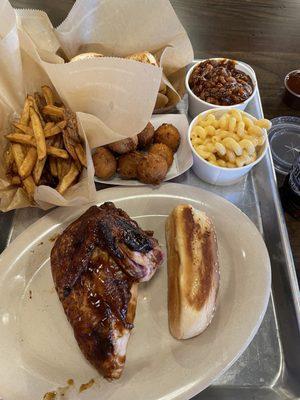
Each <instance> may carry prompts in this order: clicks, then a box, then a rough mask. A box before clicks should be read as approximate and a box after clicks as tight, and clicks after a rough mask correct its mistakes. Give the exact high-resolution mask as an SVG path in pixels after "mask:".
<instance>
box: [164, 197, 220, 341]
mask: <svg viewBox="0 0 300 400" xmlns="http://www.w3.org/2000/svg"><path fill="white" fill-rule="evenodd" d="M166 241H167V251H168V313H169V329H170V332H171V334H172V336H174V337H175V338H176V339H188V338H191V337H194V336H196V335H199V333H201V332H203V331H204V330H205V329H206V328H207V327H208V325H209V324H210V322H211V320H212V318H213V316H214V313H215V309H216V299H217V294H218V289H219V279H220V275H219V263H218V255H217V239H216V234H215V229H214V226H213V224H212V221H211V220H210V218H209V217H208V216H207V215H206V214H205V213H204V212H201V211H197V210H195V209H194V208H193V207H192V206H191V205H188V204H183V205H179V206H177V207H176V208H175V209H174V210H173V211H172V213H171V214H170V215H169V217H168V218H167V222H166Z"/></svg>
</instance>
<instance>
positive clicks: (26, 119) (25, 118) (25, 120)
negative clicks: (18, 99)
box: [19, 98, 30, 126]
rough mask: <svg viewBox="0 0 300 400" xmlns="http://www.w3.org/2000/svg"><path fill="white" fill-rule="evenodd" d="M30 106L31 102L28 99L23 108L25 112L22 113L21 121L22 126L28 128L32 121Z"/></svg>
mask: <svg viewBox="0 0 300 400" xmlns="http://www.w3.org/2000/svg"><path fill="white" fill-rule="evenodd" d="M29 106H30V102H29V100H28V98H26V100H25V103H24V107H23V111H22V113H21V117H20V121H19V122H20V124H22V125H26V126H28V124H29V120H30V116H29Z"/></svg>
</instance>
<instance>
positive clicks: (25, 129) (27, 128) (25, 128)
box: [13, 122, 33, 136]
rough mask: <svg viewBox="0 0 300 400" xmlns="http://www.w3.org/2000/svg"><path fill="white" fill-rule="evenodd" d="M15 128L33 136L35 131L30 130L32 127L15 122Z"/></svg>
mask: <svg viewBox="0 0 300 400" xmlns="http://www.w3.org/2000/svg"><path fill="white" fill-rule="evenodd" d="M13 126H14V127H15V128H17V129H18V130H20V131H21V132H23V133H25V134H26V135H31V136H32V135H33V130H32V128H30V126H27V125H24V124H21V123H18V122H13Z"/></svg>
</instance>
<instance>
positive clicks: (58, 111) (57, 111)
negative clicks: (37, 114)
mask: <svg viewBox="0 0 300 400" xmlns="http://www.w3.org/2000/svg"><path fill="white" fill-rule="evenodd" d="M43 114H44V115H50V116H52V117H60V118H62V117H64V115H65V109H64V108H63V107H57V106H54V105H52V104H49V105H47V106H45V107H44V108H43Z"/></svg>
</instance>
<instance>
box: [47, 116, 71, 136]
mask: <svg viewBox="0 0 300 400" xmlns="http://www.w3.org/2000/svg"><path fill="white" fill-rule="evenodd" d="M66 124H67V121H65V120H63V121H60V122H58V123H57V124H56V125H54V126H52V127H49V128H48V127H47V128H45V137H46V138H48V137H51V136H55V135H57V134H58V133H60V132H62V130H63V129H64V128H65V126H66Z"/></svg>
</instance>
